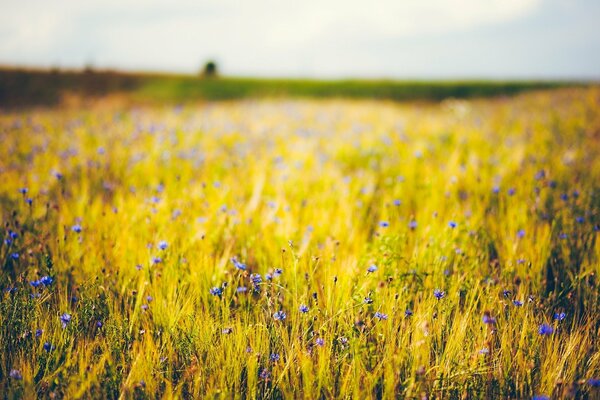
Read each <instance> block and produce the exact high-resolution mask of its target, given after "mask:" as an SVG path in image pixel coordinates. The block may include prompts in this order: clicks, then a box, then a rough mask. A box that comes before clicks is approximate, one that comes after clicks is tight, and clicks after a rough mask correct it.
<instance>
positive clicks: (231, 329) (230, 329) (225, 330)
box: [221, 328, 233, 335]
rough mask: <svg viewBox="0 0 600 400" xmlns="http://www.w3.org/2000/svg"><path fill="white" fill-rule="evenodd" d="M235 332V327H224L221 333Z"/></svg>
mask: <svg viewBox="0 0 600 400" xmlns="http://www.w3.org/2000/svg"><path fill="white" fill-rule="evenodd" d="M232 332H233V328H223V330H221V333H223V335H229V334H231V333H232Z"/></svg>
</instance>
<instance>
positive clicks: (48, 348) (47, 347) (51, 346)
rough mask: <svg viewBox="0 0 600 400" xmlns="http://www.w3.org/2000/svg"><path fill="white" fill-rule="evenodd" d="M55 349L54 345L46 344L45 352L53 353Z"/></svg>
mask: <svg viewBox="0 0 600 400" xmlns="http://www.w3.org/2000/svg"><path fill="white" fill-rule="evenodd" d="M54 349H55V347H54V346H53V345H52V343H50V342H46V343H44V350H46V351H47V352H51V351H52V350H54Z"/></svg>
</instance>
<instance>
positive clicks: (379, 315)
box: [373, 311, 388, 321]
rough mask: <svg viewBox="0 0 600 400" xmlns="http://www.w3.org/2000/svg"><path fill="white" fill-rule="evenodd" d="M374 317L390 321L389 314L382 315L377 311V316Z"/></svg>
mask: <svg viewBox="0 0 600 400" xmlns="http://www.w3.org/2000/svg"><path fill="white" fill-rule="evenodd" d="M373 317H375V318H377V319H378V320H380V321H381V320H385V319H388V316H387V314H383V313H380V312H379V311H376V312H375V314H373Z"/></svg>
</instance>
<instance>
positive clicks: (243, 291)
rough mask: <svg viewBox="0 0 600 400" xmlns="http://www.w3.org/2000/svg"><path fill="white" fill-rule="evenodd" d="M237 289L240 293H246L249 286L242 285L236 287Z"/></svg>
mask: <svg viewBox="0 0 600 400" xmlns="http://www.w3.org/2000/svg"><path fill="white" fill-rule="evenodd" d="M235 291H236V292H238V293H246V292H247V291H248V288H247V287H246V286H240V287H238V288H237V289H235Z"/></svg>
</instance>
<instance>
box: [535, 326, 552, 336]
mask: <svg viewBox="0 0 600 400" xmlns="http://www.w3.org/2000/svg"><path fill="white" fill-rule="evenodd" d="M538 333H539V334H540V335H552V333H554V328H552V327H551V326H550V325H548V324H542V325H540V327H539V328H538Z"/></svg>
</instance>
